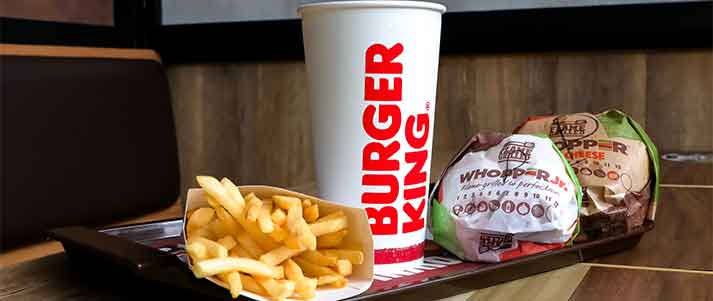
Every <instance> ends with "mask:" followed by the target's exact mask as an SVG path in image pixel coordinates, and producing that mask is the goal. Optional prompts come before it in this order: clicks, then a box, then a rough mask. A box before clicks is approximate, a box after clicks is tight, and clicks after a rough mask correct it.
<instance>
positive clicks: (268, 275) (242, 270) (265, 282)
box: [186, 176, 364, 300]
mask: <svg viewBox="0 0 713 301" xmlns="http://www.w3.org/2000/svg"><path fill="white" fill-rule="evenodd" d="M196 180H197V182H198V184H199V185H200V186H201V188H203V190H204V191H205V192H206V193H207V195H208V203H209V204H210V207H205V208H198V209H196V210H193V211H192V212H189V213H188V214H189V215H188V221H187V223H186V239H187V242H186V252H187V253H188V255H189V257H190V259H191V261H192V263H193V274H194V275H195V276H196V277H197V278H205V277H217V279H219V280H220V281H221V282H222V283H223V286H224V287H227V288H229V290H230V294H231V295H232V296H233V298H237V297H238V296H239V295H240V293H241V292H242V291H243V290H246V291H249V292H253V293H255V294H258V295H262V296H265V297H269V298H272V299H275V300H282V299H286V298H294V299H302V300H309V299H313V298H314V297H315V291H316V290H317V287H319V286H331V287H337V288H339V287H344V286H345V285H346V284H347V281H348V280H347V276H349V275H350V274H351V273H352V267H353V265H355V264H361V263H362V262H363V261H364V254H363V253H362V252H361V251H359V250H354V249H345V248H343V242H342V240H343V239H344V237H345V236H346V235H347V231H348V229H347V227H348V226H349V224H348V221H347V217H346V216H345V215H344V212H342V211H336V212H332V213H330V214H326V215H322V213H321V212H320V210H319V204H318V203H317V202H316V201H314V200H308V199H304V200H301V199H299V198H295V197H291V196H282V195H273V196H270V197H269V198H264V199H260V198H259V197H258V196H256V195H255V194H253V193H250V194H248V195H245V196H243V195H242V193H241V192H240V190H239V189H238V187H237V186H236V185H235V184H233V182H231V181H230V180H229V179H227V178H223V179H222V180H221V181H218V180H217V179H216V178H213V177H209V176H198V177H196Z"/></svg>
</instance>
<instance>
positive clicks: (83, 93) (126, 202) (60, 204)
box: [0, 44, 179, 249]
mask: <svg viewBox="0 0 713 301" xmlns="http://www.w3.org/2000/svg"><path fill="white" fill-rule="evenodd" d="M0 173H1V174H0V178H1V179H2V181H0V249H8V248H10V247H13V246H17V245H19V244H22V243H27V242H32V241H38V240H40V239H42V238H43V237H44V231H46V230H47V229H50V228H53V227H58V226H65V225H100V224H107V223H109V222H112V221H117V220H119V219H125V218H127V217H130V216H133V215H137V214H141V213H146V212H149V211H153V210H156V209H159V208H163V207H166V206H168V205H170V204H172V203H174V202H175V201H176V198H177V196H178V191H179V182H178V181H179V170H178V158H177V146H176V133H175V126H174V121H173V114H172V110H171V100H170V94H169V87H168V82H167V79H166V75H165V73H164V70H163V68H162V65H161V62H160V59H159V58H158V56H157V55H156V53H155V52H153V51H151V50H130V49H107V48H80V47H54V46H29V45H12V44H0Z"/></svg>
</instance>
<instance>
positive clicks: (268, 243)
mask: <svg viewBox="0 0 713 301" xmlns="http://www.w3.org/2000/svg"><path fill="white" fill-rule="evenodd" d="M236 220H237V221H238V223H239V224H240V225H241V226H242V227H243V229H245V232H247V233H248V235H250V237H251V238H252V239H253V240H254V241H255V242H257V243H258V245H260V247H261V248H262V249H263V250H272V249H274V248H277V247H279V246H280V245H279V244H277V242H275V241H274V240H272V239H271V238H270V237H269V236H267V234H265V233H262V231H260V227H258V225H257V223H255V222H249V221H248V220H247V219H246V218H245V217H244V216H240V217H238V218H237V219H236Z"/></svg>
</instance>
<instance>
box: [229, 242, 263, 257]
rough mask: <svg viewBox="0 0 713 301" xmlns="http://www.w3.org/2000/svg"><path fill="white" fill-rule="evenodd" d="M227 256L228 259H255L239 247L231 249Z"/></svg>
mask: <svg viewBox="0 0 713 301" xmlns="http://www.w3.org/2000/svg"><path fill="white" fill-rule="evenodd" d="M228 255H229V256H230V257H243V258H250V259H257V258H256V257H253V255H252V254H250V253H249V252H248V251H247V250H245V248H243V247H242V246H240V245H235V247H233V248H232V249H230V252H228Z"/></svg>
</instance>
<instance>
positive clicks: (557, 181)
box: [430, 133, 581, 262]
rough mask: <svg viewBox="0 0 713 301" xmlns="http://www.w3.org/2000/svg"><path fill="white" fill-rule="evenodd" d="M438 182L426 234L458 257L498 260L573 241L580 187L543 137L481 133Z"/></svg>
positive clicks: (489, 260) (548, 248) (559, 155)
mask: <svg viewBox="0 0 713 301" xmlns="http://www.w3.org/2000/svg"><path fill="white" fill-rule="evenodd" d="M436 185H437V186H436V189H435V191H436V195H435V196H433V197H432V202H431V204H432V208H431V210H432V211H431V215H430V227H431V228H430V229H431V233H432V234H433V237H434V240H435V241H436V242H437V243H438V244H440V245H441V246H443V247H444V248H446V249H448V250H449V251H451V252H452V253H453V254H455V255H456V256H458V257H460V258H462V259H466V260H473V261H484V262H501V261H505V260H509V259H513V258H516V257H520V256H524V255H529V254H534V253H539V252H542V251H545V250H550V249H557V248H561V247H563V246H564V245H565V244H566V243H568V242H571V241H572V239H573V237H574V236H576V233H577V230H578V222H577V220H578V219H577V215H578V209H579V205H580V201H581V187H580V186H579V183H578V182H577V178H576V177H575V176H574V172H573V171H572V169H571V168H570V166H569V164H567V161H566V160H565V159H564V157H563V156H562V154H561V153H560V152H559V150H558V149H557V148H556V147H555V145H554V144H553V143H552V141H551V140H550V139H548V138H546V137H537V136H533V135H512V136H505V135H503V134H497V133H489V134H478V135H476V136H475V137H473V138H472V139H471V140H470V141H469V142H468V143H466V145H465V146H464V147H463V148H462V149H461V150H460V151H459V152H458V153H457V154H456V156H455V157H454V158H453V160H451V162H450V164H449V165H448V168H447V169H446V170H445V171H444V172H443V174H442V175H441V178H440V179H439V181H438V182H437V184H436Z"/></svg>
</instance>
